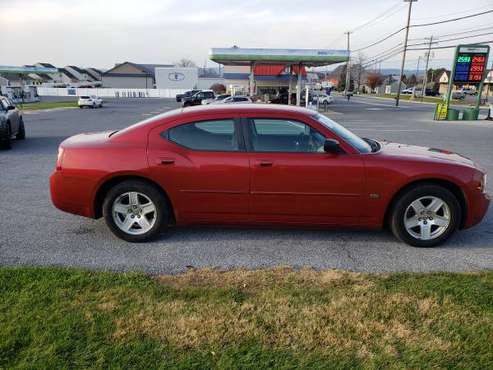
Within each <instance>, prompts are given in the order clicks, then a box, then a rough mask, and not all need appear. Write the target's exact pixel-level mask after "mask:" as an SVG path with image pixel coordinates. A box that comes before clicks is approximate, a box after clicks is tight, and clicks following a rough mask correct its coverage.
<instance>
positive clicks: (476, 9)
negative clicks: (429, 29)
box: [414, 2, 491, 21]
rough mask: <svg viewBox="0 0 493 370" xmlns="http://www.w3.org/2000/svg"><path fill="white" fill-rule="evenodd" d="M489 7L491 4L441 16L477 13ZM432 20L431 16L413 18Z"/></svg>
mask: <svg viewBox="0 0 493 370" xmlns="http://www.w3.org/2000/svg"><path fill="white" fill-rule="evenodd" d="M490 7H491V2H490V4H489V5H484V6H480V7H479V8H474V9H468V10H462V11H458V12H452V13H446V14H442V15H443V16H444V17H448V16H452V15H457V14H464V13H467V12H472V11H479V10H483V9H489V8H490ZM432 18H435V16H434V15H433V16H429V17H418V18H414V20H415V21H417V20H425V19H432Z"/></svg>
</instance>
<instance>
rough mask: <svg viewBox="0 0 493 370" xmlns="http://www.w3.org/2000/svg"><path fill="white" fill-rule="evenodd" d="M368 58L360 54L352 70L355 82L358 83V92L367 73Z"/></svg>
mask: <svg viewBox="0 0 493 370" xmlns="http://www.w3.org/2000/svg"><path fill="white" fill-rule="evenodd" d="M366 59H367V58H366V56H365V55H364V54H362V53H359V54H358V57H357V58H356V61H355V62H356V63H355V64H354V65H353V68H352V69H351V74H353V75H354V81H355V83H356V91H359V90H360V86H361V80H362V78H363V74H364V73H365V67H364V65H365V62H366Z"/></svg>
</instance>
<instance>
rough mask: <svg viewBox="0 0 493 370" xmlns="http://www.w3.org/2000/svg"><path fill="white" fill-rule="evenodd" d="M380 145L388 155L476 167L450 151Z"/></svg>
mask: <svg viewBox="0 0 493 370" xmlns="http://www.w3.org/2000/svg"><path fill="white" fill-rule="evenodd" d="M380 144H381V145H382V149H381V152H382V153H383V154H386V155H391V156H395V157H402V158H409V159H412V158H416V159H427V160H435V161H446V162H453V163H460V164H463V165H466V166H470V167H476V165H475V164H474V162H473V161H472V160H470V159H469V158H466V157H464V156H462V155H460V154H457V153H454V152H451V151H449V150H444V149H437V148H427V147H424V146H416V145H407V144H398V143H390V142H380Z"/></svg>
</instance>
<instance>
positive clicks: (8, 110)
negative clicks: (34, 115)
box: [0, 96, 26, 149]
mask: <svg viewBox="0 0 493 370" xmlns="http://www.w3.org/2000/svg"><path fill="white" fill-rule="evenodd" d="M14 137H15V138H16V139H17V140H24V139H25V138H26V130H25V128H24V121H23V119H22V114H21V113H20V112H19V110H18V109H17V108H16V106H15V105H14V103H12V101H11V100H10V99H8V98H6V97H4V96H0V147H1V148H3V149H10V148H11V147H12V138H14Z"/></svg>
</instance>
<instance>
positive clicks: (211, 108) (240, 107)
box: [114, 103, 316, 138]
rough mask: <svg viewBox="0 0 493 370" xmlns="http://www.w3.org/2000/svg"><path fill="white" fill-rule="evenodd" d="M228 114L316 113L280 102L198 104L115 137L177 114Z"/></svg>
mask: <svg viewBox="0 0 493 370" xmlns="http://www.w3.org/2000/svg"><path fill="white" fill-rule="evenodd" d="M215 113H216V114H225V113H226V114H228V113H247V114H248V113H256V114H258V113H260V114H262V113H275V114H280V115H282V114H293V113H295V114H302V115H305V116H308V115H310V116H312V115H314V114H316V112H315V111H313V110H309V109H306V108H301V107H296V106H289V105H280V104H252V103H249V104H243V103H240V104H217V105H216V104H208V105H196V106H193V107H186V108H179V109H175V110H171V111H168V112H165V113H162V114H159V115H157V116H154V117H150V118H147V119H146V120H144V121H141V122H138V123H136V124H134V125H132V126H129V127H127V128H126V129H123V130H121V131H119V133H118V134H115V135H114V137H115V138H116V137H121V136H124V135H126V134H127V133H129V132H132V131H134V130H138V129H139V128H141V127H144V126H147V125H148V124H154V123H156V122H158V121H161V120H162V119H173V117H175V116H181V117H186V116H191V117H192V116H197V115H201V114H215Z"/></svg>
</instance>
